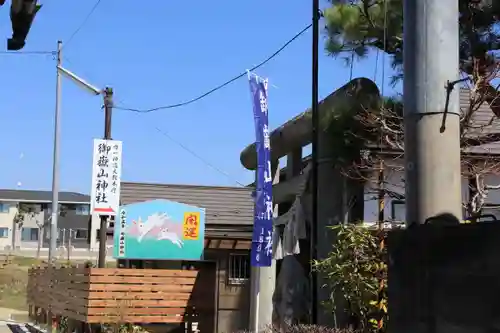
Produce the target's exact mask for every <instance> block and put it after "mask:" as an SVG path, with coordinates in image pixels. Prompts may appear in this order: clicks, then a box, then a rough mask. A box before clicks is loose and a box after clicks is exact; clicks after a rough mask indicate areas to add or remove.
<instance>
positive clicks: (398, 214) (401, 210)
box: [391, 200, 406, 222]
mask: <svg viewBox="0 0 500 333" xmlns="http://www.w3.org/2000/svg"><path fill="white" fill-rule="evenodd" d="M391 219H392V220H393V221H396V222H405V220H406V204H405V202H404V201H403V200H392V202H391Z"/></svg>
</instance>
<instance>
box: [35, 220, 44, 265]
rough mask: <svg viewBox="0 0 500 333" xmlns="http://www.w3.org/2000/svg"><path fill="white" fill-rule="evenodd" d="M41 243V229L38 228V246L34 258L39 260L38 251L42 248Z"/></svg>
mask: <svg viewBox="0 0 500 333" xmlns="http://www.w3.org/2000/svg"><path fill="white" fill-rule="evenodd" d="M42 242H43V227H38V245H37V248H36V258H37V259H40V249H41V248H42Z"/></svg>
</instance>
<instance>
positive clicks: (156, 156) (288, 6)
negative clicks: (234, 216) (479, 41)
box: [0, 0, 393, 193]
mask: <svg viewBox="0 0 500 333" xmlns="http://www.w3.org/2000/svg"><path fill="white" fill-rule="evenodd" d="M39 1H40V2H42V3H43V4H44V8H42V10H41V11H40V13H39V14H38V17H37V19H36V21H35V23H34V26H33V28H32V31H31V33H30V36H29V38H28V43H27V46H26V47H25V49H24V51H40V50H41V51H45V50H48V51H51V50H54V49H55V48H56V42H57V40H58V39H62V40H63V42H64V40H65V39H67V38H69V36H70V35H71V34H72V33H73V32H74V31H75V29H77V28H78V27H79V26H80V24H81V22H82V21H83V19H84V18H85V16H86V14H87V13H88V11H89V10H90V9H91V8H92V6H93V5H94V1H90V0H87V1H68V0H39ZM139 3H140V2H137V1H118V0H102V2H101V4H100V5H99V7H97V9H96V11H95V12H94V14H93V15H92V16H91V17H90V19H89V20H88V22H87V23H86V24H85V25H84V26H83V27H82V29H81V30H80V31H79V33H78V34H77V35H76V36H75V38H74V39H73V40H72V41H71V42H70V43H69V44H68V45H67V48H65V49H64V50H63V66H64V67H66V68H68V69H69V70H71V71H73V72H75V73H77V74H78V75H79V76H81V77H83V78H85V79H86V80H87V81H89V82H91V83H92V84H93V85H95V86H99V87H104V86H106V85H108V86H111V87H113V88H114V90H115V98H116V104H118V105H122V106H127V107H132V108H150V107H157V106H161V105H168V104H173V103H178V102H182V101H184V100H187V99H191V98H193V97H196V96H197V95H199V94H201V93H203V92H205V91H207V90H209V89H211V88H213V87H214V86H216V85H218V84H220V83H222V82H224V81H226V80H227V79H230V78H231V77H233V76H235V75H236V74H239V73H240V72H242V71H244V70H245V69H247V68H250V67H252V66H253V65H254V64H257V63H259V62H260V61H262V60H264V59H265V58H266V57H267V56H269V55H270V54H272V53H273V52H274V51H275V50H276V49H278V48H279V47H280V46H281V45H282V44H283V43H284V42H286V41H287V40H288V39H290V38H291V37H292V36H293V35H294V34H296V33H297V32H299V31H300V30H302V29H303V28H304V27H305V26H306V25H307V24H309V23H310V21H311V19H310V13H311V4H310V1H285V0H273V1H269V0H240V1H220V0H219V1H217V0H216V1H210V2H207V1H197V2H185V1H154V2H152V4H153V5H150V6H140V5H139ZM145 3H150V2H145ZM323 5H325V4H323ZM0 17H1V20H0V36H3V38H4V39H6V38H8V37H9V36H10V33H11V30H10V20H9V18H8V6H7V5H5V6H4V7H3V8H0ZM322 38H324V37H322ZM2 43H5V42H2ZM4 47H5V46H4ZM0 51H1V49H0ZM310 51H311V31H310V30H309V31H308V32H307V33H305V34H304V35H303V36H301V37H300V38H299V39H298V40H297V41H295V42H294V43H293V44H291V45H290V46H289V47H288V48H287V49H286V50H285V51H283V52H282V53H281V54H280V55H279V56H278V57H276V58H275V59H274V60H272V61H271V62H269V63H268V64H267V65H265V66H264V67H262V68H261V69H259V70H258V71H257V74H258V75H260V76H264V77H269V79H270V83H271V84H272V85H274V86H277V88H273V87H271V88H270V91H269V115H270V124H271V127H273V128H274V127H276V126H278V125H280V124H282V123H283V122H285V121H286V120H287V119H289V118H290V117H292V116H294V115H296V114H298V113H300V112H302V111H303V110H305V109H306V108H307V107H309V106H310V101H311V98H310V94H311V70H310V68H311V55H310ZM379 60H380V63H379V66H378V68H379V69H378V74H379V75H378V80H377V83H378V84H380V83H381V81H382V78H381V66H382V57H380V59H379ZM386 60H387V61H386V63H387V64H388V60H389V59H386ZM386 67H387V69H386V79H385V82H386V85H387V84H388V82H389V79H388V77H389V76H390V66H386ZM374 72H375V57H373V56H372V57H370V58H369V59H367V60H364V61H362V62H357V63H356V64H355V65H354V74H353V76H354V77H357V76H366V77H369V78H373V77H374ZM0 73H1V80H2V87H3V89H2V90H0V119H1V121H0V126H1V127H0V128H1V131H0V139H1V142H3V143H4V145H3V149H2V152H3V153H2V155H1V156H2V157H1V161H2V164H1V165H2V169H1V171H2V172H1V173H0V187H1V188H15V187H16V184H17V183H18V182H21V184H22V186H21V188H23V189H50V187H51V181H52V149H53V115H54V105H55V95H54V93H55V60H54V59H53V56H51V55H28V54H26V55H11V54H2V53H0ZM348 80H349V68H346V67H345V66H344V63H343V61H342V60H341V59H334V58H331V57H328V56H327V55H326V54H325V52H323V51H322V49H321V51H320V89H319V90H320V97H325V96H327V95H328V94H329V93H331V92H332V91H333V90H335V89H337V88H338V87H340V86H342V85H343V84H344V83H346V82H347V81H348ZM392 90H393V89H392V88H390V87H386V88H385V94H391V93H392ZM101 105H102V101H101V99H100V97H95V96H91V95H89V94H87V93H86V92H85V91H82V90H81V89H80V88H79V87H77V86H75V85H74V84H73V83H72V82H70V81H68V80H64V79H63V88H62V138H61V140H62V141H61V165H60V167H61V180H60V183H61V189H62V190H72V191H80V192H84V193H88V192H90V186H91V168H92V161H91V159H92V142H93V138H98V137H101V136H102V135H103V121H104V115H103V113H102V111H101V109H100V107H101ZM156 127H158V128H160V129H161V130H162V131H163V132H164V133H168V136H170V137H172V138H173V139H174V140H175V141H177V142H180V143H182V145H184V146H185V147H188V148H189V149H190V150H191V151H194V152H195V153H196V154H197V155H198V156H200V157H202V158H203V159H204V160H206V161H208V162H209V163H210V164H212V165H214V166H216V167H217V168H218V169H220V170H223V171H224V172H225V173H227V174H228V175H230V176H229V177H228V176H226V175H224V174H222V173H220V172H217V171H215V170H213V169H212V168H210V167H209V166H207V165H206V164H205V163H203V162H201V161H200V160H199V159H197V158H195V157H194V156H193V155H192V154H191V153H190V152H188V151H186V150H185V149H183V148H182V147H181V146H179V145H178V144H176V143H175V142H173V141H171V140H170V139H169V138H168V137H167V136H165V135H164V134H162V133H160V132H159V131H158V130H157V129H156ZM253 135H254V129H253V116H252V108H251V101H250V93H249V87H248V82H247V80H246V78H245V79H241V80H239V81H237V82H235V83H233V84H231V85H230V86H228V87H226V88H224V89H222V90H220V91H218V92H216V93H214V94H212V95H211V96H209V97H207V98H205V99H203V100H201V101H199V102H197V103H194V104H191V105H189V106H187V107H182V108H178V109H170V110H166V111H158V112H156V113H150V114H136V113H131V112H127V111H120V110H115V111H114V115H113V138H114V139H117V140H122V141H123V179H124V180H128V181H145V182H157V183H175V184H178V183H181V184H182V183H183V184H202V185H228V186H233V185H236V182H237V181H238V182H240V183H248V182H251V180H252V177H253V176H252V173H251V172H250V171H247V170H245V169H244V168H243V167H242V166H241V165H240V163H239V154H240V152H241V150H242V149H243V148H244V147H245V146H246V145H247V144H249V143H251V142H252V140H253Z"/></svg>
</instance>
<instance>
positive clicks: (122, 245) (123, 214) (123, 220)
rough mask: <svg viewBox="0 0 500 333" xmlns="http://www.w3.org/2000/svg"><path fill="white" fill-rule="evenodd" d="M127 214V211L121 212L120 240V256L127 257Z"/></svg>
mask: <svg viewBox="0 0 500 333" xmlns="http://www.w3.org/2000/svg"><path fill="white" fill-rule="evenodd" d="M126 221H127V213H126V212H125V209H122V210H121V211H120V239H119V242H118V246H119V247H118V256H119V257H124V256H125V228H126V227H127V222H126Z"/></svg>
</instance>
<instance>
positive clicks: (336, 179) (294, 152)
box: [240, 78, 380, 327]
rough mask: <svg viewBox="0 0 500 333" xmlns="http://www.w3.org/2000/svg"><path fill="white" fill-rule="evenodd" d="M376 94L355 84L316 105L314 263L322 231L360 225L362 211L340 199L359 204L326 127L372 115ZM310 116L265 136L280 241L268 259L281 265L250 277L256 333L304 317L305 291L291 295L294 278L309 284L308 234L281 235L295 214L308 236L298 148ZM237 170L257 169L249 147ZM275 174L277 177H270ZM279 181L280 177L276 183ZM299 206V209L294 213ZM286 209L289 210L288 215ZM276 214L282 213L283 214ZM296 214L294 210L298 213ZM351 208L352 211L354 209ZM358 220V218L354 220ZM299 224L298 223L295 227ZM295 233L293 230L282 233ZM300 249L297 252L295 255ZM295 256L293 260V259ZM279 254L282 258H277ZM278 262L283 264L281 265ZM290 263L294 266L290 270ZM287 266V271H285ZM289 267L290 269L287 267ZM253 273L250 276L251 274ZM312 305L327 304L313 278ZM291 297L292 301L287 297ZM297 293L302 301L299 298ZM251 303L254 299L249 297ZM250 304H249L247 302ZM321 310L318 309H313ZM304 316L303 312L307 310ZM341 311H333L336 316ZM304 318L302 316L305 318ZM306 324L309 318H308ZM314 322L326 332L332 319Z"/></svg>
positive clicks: (322, 248) (324, 237)
mask: <svg viewBox="0 0 500 333" xmlns="http://www.w3.org/2000/svg"><path fill="white" fill-rule="evenodd" d="M379 102H380V94H379V90H378V88H377V86H376V84H375V83H374V82H373V81H371V80H369V79H366V78H357V79H354V80H352V81H350V82H349V83H347V84H346V85H344V86H343V87H341V88H339V89H338V90H336V91H335V92H333V93H332V94H330V95H329V96H328V97H326V98H325V99H324V100H322V101H321V102H320V104H319V119H320V129H319V131H320V133H319V136H320V137H319V145H318V198H319V202H318V206H317V209H318V222H317V229H316V230H318V231H317V237H316V240H317V244H316V247H317V254H318V259H321V258H324V257H326V256H327V254H328V253H329V251H330V249H331V244H332V242H333V235H331V233H328V232H327V226H329V225H335V224H338V223H342V222H348V221H354V220H360V219H362V218H363V207H362V206H363V205H361V208H360V207H359V205H355V206H356V207H353V206H352V205H349V204H348V202H346V201H348V200H346V197H347V196H348V195H349V196H351V197H352V195H355V196H357V197H359V198H360V199H361V200H359V201H360V202H363V201H364V186H363V184H361V185H362V186H359V181H358V182H357V183H358V184H353V182H350V181H349V180H348V179H347V178H346V177H345V176H344V175H343V173H342V172H341V171H340V167H341V166H339V165H338V162H337V164H336V163H335V162H334V160H333V159H332V149H334V142H335V141H334V139H332V133H330V132H329V131H328V124H330V123H332V122H334V121H335V120H336V119H337V117H338V115H339V114H341V113H344V114H345V112H346V111H347V112H349V113H350V114H353V115H354V114H356V113H357V112H360V111H362V110H366V109H373V108H376V107H378V106H379ZM311 116H312V115H311V110H310V109H308V110H307V111H305V112H303V113H301V114H299V115H298V116H296V117H294V118H292V119H291V120H289V121H287V122H286V123H284V124H283V125H281V126H279V127H278V128H276V129H275V130H274V131H272V132H271V134H270V141H271V161H272V170H273V172H274V173H275V175H274V179H278V178H279V180H280V181H279V182H276V183H275V185H274V186H273V200H274V203H275V204H277V205H280V207H279V208H280V213H283V214H280V216H279V217H277V218H276V219H275V220H274V225H275V234H276V235H281V236H283V239H280V240H279V241H278V242H276V241H275V247H274V256H275V259H276V260H279V261H281V265H280V263H278V267H279V266H281V269H280V273H279V274H278V277H277V278H276V265H273V267H272V268H271V269H267V270H258V271H252V280H253V281H256V280H258V281H259V284H260V293H259V294H258V296H257V297H258V298H259V299H260V301H259V302H258V303H259V304H260V305H259V306H258V307H257V311H256V309H255V308H254V310H253V311H252V312H253V313H255V315H257V316H258V318H259V319H258V322H259V327H263V326H264V325H266V324H267V325H269V324H271V314H273V315H272V321H273V323H274V324H280V323H283V322H285V323H288V324H290V323H294V322H297V321H300V320H304V313H301V311H300V308H301V305H303V304H308V303H307V302H308V300H309V299H310V296H311V294H312V292H311V291H306V289H307V288H302V289H301V290H300V291H298V290H296V289H297V288H300V287H299V284H300V283H298V280H299V276H298V275H299V274H302V275H303V276H304V279H306V281H307V284H309V278H307V276H308V274H309V271H310V269H309V260H310V251H309V247H310V246H309V245H308V238H309V236H308V234H309V231H308V232H307V234H306V236H305V237H298V236H297V235H295V236H291V235H290V234H289V235H288V239H287V240H285V238H286V237H287V236H286V235H284V234H285V233H286V232H287V225H289V224H291V223H297V221H296V220H297V219H300V218H299V217H298V216H297V214H298V213H297V212H298V211H300V212H302V213H303V216H302V218H303V220H306V221H308V227H309V228H307V229H308V230H310V223H309V222H310V220H311V219H310V218H309V216H311V214H310V212H311V209H312V203H311V195H310V189H309V186H308V184H309V178H310V177H309V174H310V173H309V172H308V170H309V169H310V168H309V167H307V166H308V165H309V159H307V158H306V159H304V158H303V156H302V148H303V147H304V146H307V145H308V144H310V143H311V139H312V121H311ZM284 156H286V157H287V165H286V171H285V175H282V174H281V173H280V170H279V166H278V165H279V163H278V161H279V159H280V158H282V157H284ZM240 160H241V164H242V165H243V166H244V167H245V168H246V169H248V170H255V169H256V167H257V156H256V150H255V143H252V144H250V145H249V146H247V147H246V148H245V149H244V150H243V151H242V152H241V156H240ZM276 173H278V174H276ZM280 175H281V177H280ZM297 205H300V206H301V207H297ZM290 207H291V209H289V208H290ZM282 208H287V210H283V209H282ZM298 208H300V209H298ZM354 208H356V209H354ZM360 214H361V215H360ZM300 222H302V221H299V223H300ZM288 229H289V232H292V233H293V231H292V230H291V229H297V228H296V227H293V228H288ZM297 237H298V238H304V239H301V240H300V242H298V240H297V239H295V241H294V243H295V244H294V245H292V247H294V249H286V248H284V249H283V250H279V249H278V250H277V247H279V246H284V247H286V246H287V245H286V244H289V243H290V238H297ZM299 244H300V250H299ZM298 252H299V253H300V254H299V253H298ZM277 253H280V254H282V255H278V256H277ZM281 259H283V260H281ZM297 262H300V263H301V266H302V268H303V269H302V272H299V271H297V266H299V267H300V265H296V263H297ZM294 263H295V265H294ZM289 265H291V266H294V267H295V270H294V269H290V268H287V267H288V266H289ZM285 266H287V267H285ZM291 266H290V267H291ZM254 272H255V273H257V274H256V275H259V276H254V274H253V273H254ZM317 279H318V281H317V284H316V285H317V286H318V288H317V290H315V291H313V292H315V293H316V295H317V297H316V299H317V301H318V302H321V301H323V300H326V299H328V298H329V295H330V292H329V291H328V290H327V289H325V288H322V287H321V286H322V285H324V281H323V277H322V276H318V277H317ZM292 293H293V297H292V296H291V295H292ZM301 293H302V298H301V297H300V295H297V294H301ZM252 297H255V295H253V293H252ZM253 303H254V304H255V299H254V301H253ZM318 308H319V309H321V305H319V304H318ZM306 311H309V309H307V310H306ZM341 312H342V311H339V314H340V313H341ZM306 315H307V314H306ZM309 318H310V317H309ZM252 321H253V320H252ZM317 322H318V324H320V325H325V326H332V325H333V323H334V319H332V315H331V314H328V313H326V312H325V311H322V310H320V311H318V314H317ZM336 322H337V323H338V324H341V322H342V318H339V316H338V315H337V318H336Z"/></svg>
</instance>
